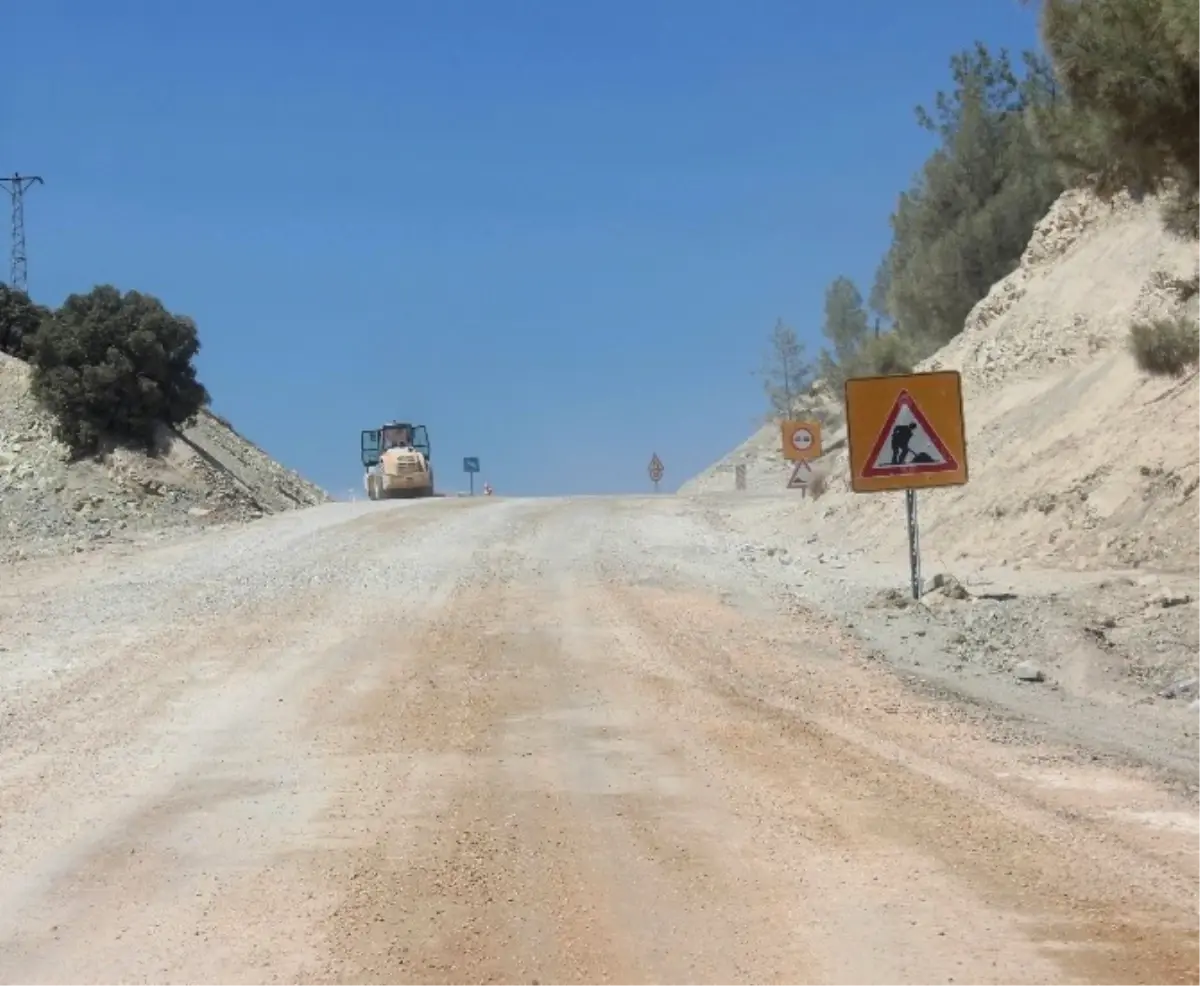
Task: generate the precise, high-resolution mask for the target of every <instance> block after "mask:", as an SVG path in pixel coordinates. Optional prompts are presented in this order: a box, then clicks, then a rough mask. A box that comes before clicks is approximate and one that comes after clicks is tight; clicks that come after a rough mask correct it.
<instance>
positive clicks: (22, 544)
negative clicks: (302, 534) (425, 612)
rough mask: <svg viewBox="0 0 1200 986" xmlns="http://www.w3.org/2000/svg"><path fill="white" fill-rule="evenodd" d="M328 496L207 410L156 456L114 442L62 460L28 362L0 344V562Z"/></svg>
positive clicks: (259, 513) (171, 435)
mask: <svg viewBox="0 0 1200 986" xmlns="http://www.w3.org/2000/svg"><path fill="white" fill-rule="evenodd" d="M330 499H331V498H330V497H329V495H328V494H327V493H326V492H325V491H324V490H321V489H319V488H318V487H316V486H315V485H313V484H312V483H310V482H308V481H307V480H305V479H303V478H302V477H301V476H299V475H298V474H296V473H295V472H293V471H291V470H290V469H286V468H285V467H283V466H281V465H280V464H279V463H277V462H275V461H274V460H272V459H271V457H270V456H268V455H267V454H266V453H265V452H263V451H262V450H261V449H259V448H258V447H257V446H255V445H254V444H252V443H251V442H249V441H247V440H246V439H245V438H243V437H242V436H240V435H238V434H237V433H236V432H235V431H233V429H232V428H231V427H230V426H229V425H228V424H227V423H226V422H224V421H222V420H221V419H219V418H217V417H216V416H214V415H212V414H210V413H209V412H207V411H201V412H200V414H199V415H198V417H197V420H196V422H195V423H194V424H193V425H192V426H191V427H188V428H184V429H182V430H181V431H179V432H167V431H165V430H164V432H163V434H162V440H161V451H160V454H159V455H157V456H155V457H149V456H146V455H144V454H141V453H137V452H131V451H128V450H124V449H115V450H113V451H111V452H109V453H108V454H107V455H105V456H104V457H103V458H102V459H99V460H94V459H86V460H82V461H78V462H70V461H69V460H68V456H67V454H66V449H65V448H64V447H63V446H62V445H61V444H60V443H59V442H57V441H55V439H54V438H53V435H52V420H51V419H50V417H49V416H48V415H47V414H46V413H45V412H44V411H42V410H41V409H40V408H39V407H38V406H37V404H36V402H35V401H34V399H33V397H32V395H31V394H30V392H29V367H28V366H27V365H26V364H25V363H23V362H21V361H20V360H17V359H13V358H12V357H10V356H6V355H4V354H2V353H0V563H2V562H4V561H11V560H14V559H19V558H24V557H36V556H39V555H47V554H57V553H60V552H64V551H66V552H78V551H82V550H85V549H87V548H89V547H91V546H94V545H96V544H100V543H104V542H110V541H114V540H118V541H133V542H142V541H147V540H154V539H156V538H158V537H160V536H162V535H163V534H164V533H165V532H168V531H172V530H175V531H181V530H186V529H188V528H194V527H211V526H220V525H224V524H229V523H241V522H244V521H247V520H253V519H256V518H259V517H263V516H265V515H267V514H274V513H279V512H280V511H285V510H290V509H294V508H296V507H305V506H312V505H314V504H318V503H325V502H327V501H329V500H330Z"/></svg>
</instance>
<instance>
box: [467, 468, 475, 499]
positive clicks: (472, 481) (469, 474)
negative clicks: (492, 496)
mask: <svg viewBox="0 0 1200 986" xmlns="http://www.w3.org/2000/svg"><path fill="white" fill-rule="evenodd" d="M467 475H468V476H470V477H471V496H474V495H475V474H474V473H473V472H469V473H467Z"/></svg>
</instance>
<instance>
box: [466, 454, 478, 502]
mask: <svg viewBox="0 0 1200 986" xmlns="http://www.w3.org/2000/svg"><path fill="white" fill-rule="evenodd" d="M463 472H465V473H466V474H467V475H468V476H470V477H471V496H474V495H475V474H476V473H477V472H479V457H478V456H475V455H468V456H464V458H463Z"/></svg>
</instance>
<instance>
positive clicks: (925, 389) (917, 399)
mask: <svg viewBox="0 0 1200 986" xmlns="http://www.w3.org/2000/svg"><path fill="white" fill-rule="evenodd" d="M845 390H846V431H847V444H848V446H849V449H848V451H849V453H850V455H849V458H850V482H851V485H852V487H853V489H854V490H855V492H858V493H874V492H882V491H885V490H904V489H907V490H912V489H920V488H924V487H931V486H960V485H962V484H963V483H965V482H966V481H967V443H966V434H965V428H964V425H963V414H962V388H961V380H960V377H959V375H958V373H957V372H955V371H953V370H940V371H935V372H931V373H910V374H905V375H903V376H900V375H897V376H882V377H853V378H851V379H849V380H847V381H846V388H845Z"/></svg>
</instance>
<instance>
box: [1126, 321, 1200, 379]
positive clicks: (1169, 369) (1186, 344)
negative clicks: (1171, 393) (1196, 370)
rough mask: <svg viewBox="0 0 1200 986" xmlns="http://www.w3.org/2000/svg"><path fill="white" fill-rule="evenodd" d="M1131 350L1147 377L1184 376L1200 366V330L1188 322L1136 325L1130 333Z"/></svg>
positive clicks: (1160, 322) (1138, 323) (1193, 323)
mask: <svg viewBox="0 0 1200 986" xmlns="http://www.w3.org/2000/svg"><path fill="white" fill-rule="evenodd" d="M1129 349H1130V351H1131V352H1132V353H1133V358H1134V359H1135V360H1137V365H1138V366H1139V367H1141V369H1143V370H1144V371H1145V372H1146V373H1152V374H1154V375H1155V376H1168V377H1179V376H1183V374H1184V373H1186V372H1187V370H1188V368H1189V367H1193V366H1196V364H1197V362H1200V330H1198V327H1197V325H1196V323H1195V322H1193V321H1191V320H1189V319H1187V318H1160V319H1155V320H1154V321H1153V322H1137V323H1135V324H1134V325H1133V326H1132V327H1131V328H1130V330H1129Z"/></svg>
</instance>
